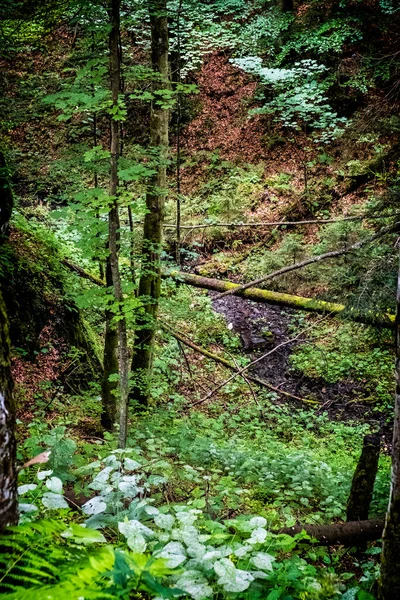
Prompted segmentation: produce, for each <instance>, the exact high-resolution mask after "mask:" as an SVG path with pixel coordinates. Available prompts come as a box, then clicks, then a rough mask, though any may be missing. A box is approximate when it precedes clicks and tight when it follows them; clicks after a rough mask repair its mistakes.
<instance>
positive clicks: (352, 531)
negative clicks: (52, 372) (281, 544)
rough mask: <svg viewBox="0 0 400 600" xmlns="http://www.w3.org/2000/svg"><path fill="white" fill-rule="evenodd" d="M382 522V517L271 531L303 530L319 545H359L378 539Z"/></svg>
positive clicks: (296, 526)
mask: <svg viewBox="0 0 400 600" xmlns="http://www.w3.org/2000/svg"><path fill="white" fill-rule="evenodd" d="M384 524H385V520H384V519H371V520H368V521H350V522H347V523H333V524H332V525H295V526H294V527H283V529H276V530H273V531H272V533H275V534H279V533H285V534H286V535H292V536H295V535H296V534H298V533H301V532H302V531H305V532H306V533H307V534H308V535H309V536H310V537H312V538H315V539H316V540H317V543H318V545H320V546H331V545H332V546H333V545H334V544H341V545H342V546H360V545H364V544H366V543H367V542H375V541H376V540H379V539H380V538H381V537H382V533H383V527H384Z"/></svg>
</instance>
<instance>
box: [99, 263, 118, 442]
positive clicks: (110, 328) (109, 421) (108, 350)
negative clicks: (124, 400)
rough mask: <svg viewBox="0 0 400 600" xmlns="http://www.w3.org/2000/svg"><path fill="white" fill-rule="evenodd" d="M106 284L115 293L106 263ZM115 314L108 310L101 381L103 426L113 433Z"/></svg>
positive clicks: (115, 400) (115, 366) (114, 404)
mask: <svg viewBox="0 0 400 600" xmlns="http://www.w3.org/2000/svg"><path fill="white" fill-rule="evenodd" d="M106 284H107V287H108V288H111V290H112V292H113V280H112V275H111V262H110V258H109V257H107V261H106ZM112 318H113V314H112V312H111V311H110V310H106V313H105V321H106V330H105V336H104V358H103V367H104V368H103V377H102V380H101V401H102V411H101V424H102V426H103V428H104V429H105V430H106V431H112V429H113V427H114V425H115V421H116V417H117V393H118V392H117V390H118V382H117V381H110V377H111V376H112V375H118V372H119V366H118V331H117V328H116V327H115V325H113V323H112Z"/></svg>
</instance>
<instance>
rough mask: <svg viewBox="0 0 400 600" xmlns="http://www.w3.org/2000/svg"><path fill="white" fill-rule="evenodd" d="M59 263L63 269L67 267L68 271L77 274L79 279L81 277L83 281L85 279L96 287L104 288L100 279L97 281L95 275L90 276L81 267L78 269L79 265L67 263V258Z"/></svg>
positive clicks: (103, 283)
mask: <svg viewBox="0 0 400 600" xmlns="http://www.w3.org/2000/svg"><path fill="white" fill-rule="evenodd" d="M61 263H62V264H63V265H64V266H65V267H67V268H68V269H69V270H70V271H73V272H74V273H77V274H78V275H79V277H83V279H87V280H88V281H91V282H92V283H95V284H96V285H99V286H102V287H105V285H106V284H105V282H104V281H103V280H102V279H99V278H98V277H96V276H95V275H92V274H91V273H89V272H88V271H85V269H82V267H80V266H79V265H75V264H74V263H72V262H71V261H69V260H68V259H67V258H63V259H62V261H61Z"/></svg>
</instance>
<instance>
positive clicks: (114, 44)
mask: <svg viewBox="0 0 400 600" xmlns="http://www.w3.org/2000/svg"><path fill="white" fill-rule="evenodd" d="M110 18H111V31H110V80H111V81H110V83H111V97H112V103H113V107H114V108H115V109H117V107H118V98H119V91H120V86H121V65H120V55H119V35H120V27H119V26H120V0H110ZM113 116H114V115H113ZM110 129H111V140H110V153H111V160H110V167H111V168H110V197H111V198H112V199H113V204H112V207H111V210H110V212H109V214H108V247H109V252H110V269H111V277H112V283H113V290H114V297H115V301H116V304H117V305H118V306H117V316H118V325H117V334H118V350H119V392H120V431H119V447H120V448H124V447H125V445H126V436H127V424H128V392H129V351H128V339H127V331H126V320H125V317H124V313H123V300H124V298H123V293H122V283H121V274H120V269H119V262H118V254H119V252H118V250H119V241H118V240H119V214H118V204H117V192H118V159H119V144H120V134H119V121H118V120H117V119H115V118H113V117H112V118H111V128H110Z"/></svg>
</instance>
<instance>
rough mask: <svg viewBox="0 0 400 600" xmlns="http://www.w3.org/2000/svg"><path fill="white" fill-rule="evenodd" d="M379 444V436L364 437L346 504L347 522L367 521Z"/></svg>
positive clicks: (377, 461)
mask: <svg viewBox="0 0 400 600" xmlns="http://www.w3.org/2000/svg"><path fill="white" fill-rule="evenodd" d="M380 443H381V440H380V437H379V435H376V434H375V435H373V434H371V435H366V436H365V437H364V443H363V449H362V452H361V456H360V458H359V461H358V464H357V467H356V470H355V472H354V476H353V481H352V484H351V490H350V495H349V499H348V502H347V512H346V518H347V521H365V520H367V519H368V513H369V507H370V504H371V500H372V494H373V491H374V484H375V479H376V474H377V472H378V463H379V452H380Z"/></svg>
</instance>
